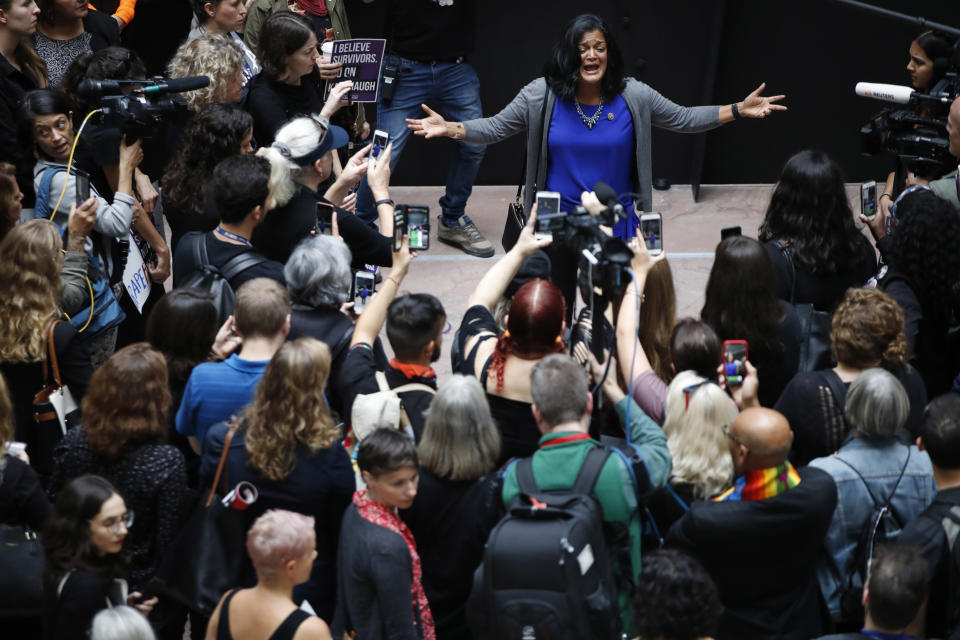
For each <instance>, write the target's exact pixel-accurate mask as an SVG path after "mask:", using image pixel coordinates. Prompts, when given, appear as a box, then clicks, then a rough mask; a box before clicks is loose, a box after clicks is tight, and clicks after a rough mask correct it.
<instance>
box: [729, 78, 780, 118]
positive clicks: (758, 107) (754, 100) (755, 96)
mask: <svg viewBox="0 0 960 640" xmlns="http://www.w3.org/2000/svg"><path fill="white" fill-rule="evenodd" d="M766 86H767V83H766V82H761V83H760V86H759V87H757V88H756V89H755V90H754V91H753V93H751V94H750V95H748V96H747V97H746V98H744V99H743V102H742V103H740V106H739V111H740V115H741V116H743V117H744V118H766V117H767V116H768V115H770V113H771V112H773V111H786V110H787V107H786V105H782V104H773V103H774V102H777V101H779V100H783V99H784V98H786V96H785V95H779V96H769V97H767V96H761V95H760V94H761V93H763V90H764V89H765V88H766Z"/></svg>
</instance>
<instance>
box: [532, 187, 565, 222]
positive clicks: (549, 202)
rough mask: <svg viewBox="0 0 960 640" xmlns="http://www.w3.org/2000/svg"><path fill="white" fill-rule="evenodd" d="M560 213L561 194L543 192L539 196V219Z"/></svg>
mask: <svg viewBox="0 0 960 640" xmlns="http://www.w3.org/2000/svg"><path fill="white" fill-rule="evenodd" d="M557 213H560V194H559V193H557V192H556V191H541V192H540V193H538V194H537V217H540V216H550V215H554V214H557Z"/></svg>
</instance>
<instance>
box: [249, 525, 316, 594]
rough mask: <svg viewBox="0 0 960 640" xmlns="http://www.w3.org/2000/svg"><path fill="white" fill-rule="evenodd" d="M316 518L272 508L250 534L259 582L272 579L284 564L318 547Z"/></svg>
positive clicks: (250, 543)
mask: <svg viewBox="0 0 960 640" xmlns="http://www.w3.org/2000/svg"><path fill="white" fill-rule="evenodd" d="M314 533H315V530H314V519H313V517H311V516H305V515H303V514H302V513H296V512H293V511H285V510H283V509H270V510H269V511H267V512H266V513H264V514H263V515H262V516H260V517H259V518H257V519H256V521H255V522H254V523H253V526H252V527H250V531H248V532H247V552H248V553H249V554H250V559H251V560H252V561H253V567H254V568H255V569H256V570H257V577H258V578H259V579H261V580H262V579H264V578H266V579H268V580H269V579H271V578H275V577H276V576H277V575H279V574H280V572H281V571H283V565H285V564H286V563H287V562H289V561H290V560H296V559H298V558H301V557H303V556H304V555H306V553H307V552H308V551H310V550H311V549H314V548H316V540H315V539H314V537H313V535H314Z"/></svg>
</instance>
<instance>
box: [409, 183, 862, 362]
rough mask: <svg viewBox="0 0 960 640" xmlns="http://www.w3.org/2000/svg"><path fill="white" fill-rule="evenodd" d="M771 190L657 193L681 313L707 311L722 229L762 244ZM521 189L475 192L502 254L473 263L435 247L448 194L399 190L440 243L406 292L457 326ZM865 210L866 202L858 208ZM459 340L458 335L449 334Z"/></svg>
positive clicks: (479, 212) (479, 214)
mask: <svg viewBox="0 0 960 640" xmlns="http://www.w3.org/2000/svg"><path fill="white" fill-rule="evenodd" d="M772 189H773V187H772V185H710V186H703V187H701V189H700V201H699V202H694V201H693V195H692V192H691V189H690V187H689V186H687V185H679V186H674V187H672V188H671V189H670V190H668V191H654V199H653V202H654V209H655V210H658V211H660V212H661V213H662V214H663V221H664V230H663V237H664V247H665V249H666V251H667V257H668V259H669V261H670V266H671V269H672V270H673V278H674V283H675V287H676V291H677V314H678V315H679V316H685V315H693V316H696V315H699V313H700V307H701V306H702V304H703V291H704V287H705V286H706V282H707V277H708V275H709V274H710V267H711V265H712V264H713V252H714V249H715V248H716V245H717V243H718V242H719V241H720V229H722V228H723V227H728V226H733V225H740V227H742V229H743V233H744V235H750V236H754V237H756V234H757V227H758V226H759V225H760V222H761V220H762V219H763V214H764V211H765V209H766V207H767V204H768V202H769V199H770V194H771V192H772ZM515 193H516V187H475V188H474V190H473V195H472V196H471V198H470V201H469V202H468V204H467V214H468V215H469V216H470V217H471V218H472V219H473V221H474V222H475V223H476V224H477V226H478V227H479V228H480V231H482V232H483V234H484V235H485V236H486V237H487V238H489V239H490V240H491V241H492V242H493V243H494V246H495V248H496V249H497V254H496V255H495V256H494V257H493V258H488V259H482V258H473V257H471V256H467V255H466V254H464V253H462V252H460V251H458V250H456V249H454V248H452V247H449V246H447V245H445V244H441V243H440V242H437V241H436V230H435V227H436V214H437V213H438V212H439V205H438V204H437V201H438V199H439V198H440V196H441V195H443V188H442V187H395V188H394V189H392V190H391V195H392V197H393V198H394V199H395V200H396V201H397V202H398V203H406V204H426V205H429V206H430V208H431V211H432V212H433V214H434V217H433V219H432V221H431V225H432V226H433V228H432V230H431V231H432V233H433V238H431V241H430V247H431V248H430V250H429V251H428V252H426V253H423V254H422V255H420V256H418V257H417V258H416V259H415V260H414V262H413V265H412V266H411V269H410V274H409V275H408V276H407V279H406V280H405V281H404V286H403V289H402V291H407V292H426V293H432V294H433V295H435V296H437V297H438V298H440V300H442V301H443V304H444V307H445V308H446V310H447V313H448V314H449V320H450V322H451V323H452V324H453V326H454V327H457V326H459V323H460V318H461V317H462V315H463V313H464V311H465V310H466V302H467V298H468V297H469V295H470V293H471V292H472V291H473V288H474V286H475V285H476V284H477V282H478V281H479V280H480V278H481V277H482V276H483V274H484V273H485V272H486V270H487V269H489V268H490V266H491V265H492V264H493V262H494V261H495V260H497V259H499V258H500V257H501V256H502V255H503V249H502V247H500V244H499V240H500V235H501V233H502V231H503V220H504V217H505V215H506V211H507V205H508V203H509V202H510V201H511V200H512V199H513V196H514V194H515ZM848 194H849V196H850V198H851V204H853V203H854V199H857V198H859V195H858V194H859V191H858V189H857V186H856V185H852V186H850V187H849V188H848ZM856 206H857V207H859V202H857V203H856ZM450 337H452V334H450ZM436 369H437V372H438V373H439V374H443V373H447V372H449V371H450V359H449V343H445V344H444V347H443V356H442V357H441V359H440V361H439V362H438V363H437V366H436Z"/></svg>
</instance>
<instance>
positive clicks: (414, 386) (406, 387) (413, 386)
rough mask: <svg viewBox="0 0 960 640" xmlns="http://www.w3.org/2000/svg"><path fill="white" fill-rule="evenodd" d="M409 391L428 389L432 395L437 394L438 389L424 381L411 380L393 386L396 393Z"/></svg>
mask: <svg viewBox="0 0 960 640" xmlns="http://www.w3.org/2000/svg"><path fill="white" fill-rule="evenodd" d="M407 391H426V392H427V393H429V394H430V395H434V396H435V395H437V390H436V389H434V388H433V387H431V386H430V385H428V384H423V383H422V382H410V383H407V384H403V385H400V386H399V387H394V388H393V392H394V393H396V394H401V393H406V392H407Z"/></svg>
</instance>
